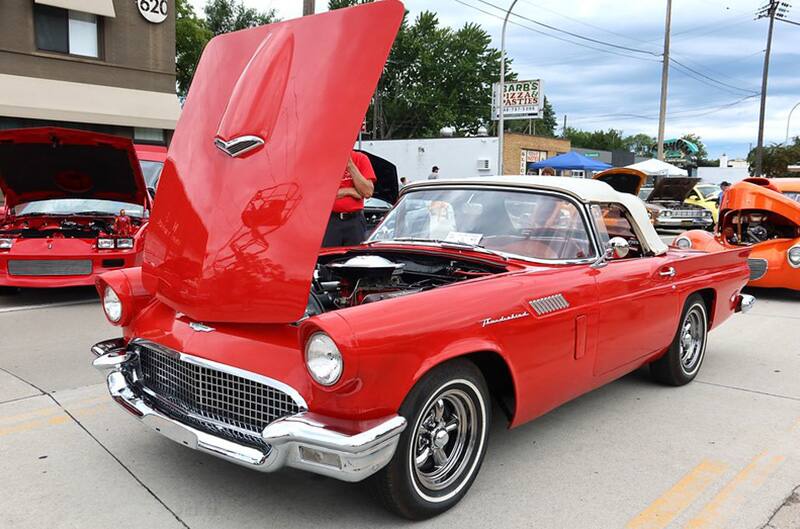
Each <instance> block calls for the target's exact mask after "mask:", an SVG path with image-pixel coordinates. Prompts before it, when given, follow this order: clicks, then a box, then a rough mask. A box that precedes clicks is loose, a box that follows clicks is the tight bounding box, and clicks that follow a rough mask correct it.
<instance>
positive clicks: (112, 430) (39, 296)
mask: <svg viewBox="0 0 800 529" xmlns="http://www.w3.org/2000/svg"><path fill="white" fill-rule="evenodd" d="M753 293H754V294H755V295H756V297H757V298H758V303H757V305H756V307H755V308H754V309H753V311H752V312H750V313H748V314H746V315H736V316H735V317H734V318H733V319H731V320H729V321H728V322H727V323H726V324H725V325H724V326H722V327H721V328H719V329H717V330H716V331H714V332H713V333H712V334H711V337H710V343H709V348H708V354H707V358H706V360H705V364H704V366H703V368H702V371H701V372H700V375H699V377H698V379H697V380H696V381H695V382H694V383H692V384H690V385H688V386H685V387H683V388H667V387H663V386H658V385H656V384H654V383H652V382H650V380H649V378H648V377H647V374H646V372H644V371H642V372H636V373H633V374H631V375H629V376H627V377H625V378H623V379H622V380H619V381H617V382H615V383H613V384H611V385H608V386H606V387H604V388H601V389H599V390H597V391H594V392H592V393H590V394H588V395H585V396H583V397H581V398H579V399H577V400H575V401H573V402H571V403H568V404H566V405H564V406H562V407H561V408H559V409H557V410H555V411H553V412H552V413H550V414H548V415H546V416H544V417H542V418H540V419H539V420H537V421H534V422H533V423H530V424H527V425H525V426H522V427H520V428H518V429H516V430H513V431H508V430H506V429H505V428H504V424H503V423H502V422H501V421H500V420H496V421H495V423H494V425H493V432H492V438H491V444H490V447H489V452H488V454H487V459H486V462H485V463H484V466H483V469H482V471H481V474H480V475H479V477H478V480H477V481H476V483H475V485H474V486H473V488H472V490H471V492H470V494H469V495H468V496H467V497H466V499H465V500H464V501H463V502H461V504H459V505H458V506H457V507H456V508H455V509H453V510H451V511H450V512H448V513H446V514H444V515H442V516H440V517H439V518H436V519H434V520H430V521H428V522H424V523H419V524H417V525H418V526H420V527H464V528H468V527H480V528H485V527H487V526H493V527H535V528H578V529H594V528H599V529H603V528H633V529H655V528H666V527H668V528H689V529H701V528H703V529H705V528H736V529H740V528H741V529H749V528H753V529H756V528H773V529H788V528H800V497H798V495H797V494H796V493H797V492H800V489H799V488H798V486H800V377H799V376H798V373H800V295H798V294H795V293H791V292H788V291H767V290H758V291H754V292H753ZM94 299H95V294H94V291H93V290H92V289H70V290H65V291H59V292H55V293H53V292H49V293H48V292H33V291H28V292H23V293H21V294H18V295H14V296H0V329H2V333H1V334H0V527H2V528H11V527H13V528H18V527H19V528H45V527H46V528H62V527H64V528H71V527H76V528H82V529H84V528H108V527H114V528H119V529H121V528H125V527H131V528H137V529H141V528H142V527H152V528H158V529H161V528H172V527H175V528H180V527H184V528H185V527H190V528H193V529H194V528H198V529H199V528H220V527H237V528H249V527H258V528H264V527H292V528H297V527H348V528H357V527H377V526H381V527H404V526H408V525H409V523H408V522H405V521H403V520H399V519H397V518H394V517H392V516H391V515H389V514H387V513H386V512H384V511H383V510H382V509H381V508H380V507H379V506H378V505H377V504H376V503H374V502H373V501H372V500H371V498H370V495H369V490H368V486H366V485H363V484H355V485H349V484H345V483H340V482H337V481H335V480H332V479H327V478H323V477H318V476H314V475H310V474H306V473H302V472H298V471H291V470H287V471H282V472H279V473H276V474H259V473H256V472H253V471H250V470H247V469H243V468H239V467H236V466H234V465H230V464H227V463H224V462H222V461H219V460H216V459H213V458H211V457H208V456H205V455H203V454H200V453H197V452H194V451H191V450H188V449H186V448H184V447H181V446H179V445H177V444H175V443H173V442H172V441H169V440H167V439H165V438H163V437H160V436H158V435H156V434H154V433H151V432H150V431H149V430H147V429H146V428H145V427H144V426H142V425H140V424H139V423H137V422H136V421H134V420H133V419H131V418H130V417H129V416H127V414H126V413H125V412H124V411H122V410H120V409H118V407H117V406H116V405H115V404H112V403H111V401H110V399H109V398H108V397H107V393H106V388H105V384H104V380H103V376H102V375H101V374H100V373H99V372H97V371H95V370H94V369H93V368H92V367H91V366H90V354H89V351H88V348H89V346H90V345H91V344H93V343H95V342H96V341H99V340H101V339H105V338H109V337H112V336H114V335H115V334H116V332H115V329H114V328H112V327H110V326H109V325H108V324H107V323H106V321H105V319H104V317H103V315H102V312H101V309H100V306H99V305H98V304H97V303H96V302H95V301H94ZM498 415H499V414H498Z"/></svg>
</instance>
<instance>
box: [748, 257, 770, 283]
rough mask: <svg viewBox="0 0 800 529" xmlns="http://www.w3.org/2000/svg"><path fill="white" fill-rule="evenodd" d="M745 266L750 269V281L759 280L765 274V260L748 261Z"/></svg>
mask: <svg viewBox="0 0 800 529" xmlns="http://www.w3.org/2000/svg"><path fill="white" fill-rule="evenodd" d="M747 266H749V267H750V281H755V280H756V279H761V278H762V277H764V276H765V275H766V273H767V260H766V259H748V260H747Z"/></svg>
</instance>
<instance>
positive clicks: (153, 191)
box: [147, 187, 156, 200]
mask: <svg viewBox="0 0 800 529" xmlns="http://www.w3.org/2000/svg"><path fill="white" fill-rule="evenodd" d="M147 194H148V195H150V200H152V199H154V198H156V188H155V187H148V188H147Z"/></svg>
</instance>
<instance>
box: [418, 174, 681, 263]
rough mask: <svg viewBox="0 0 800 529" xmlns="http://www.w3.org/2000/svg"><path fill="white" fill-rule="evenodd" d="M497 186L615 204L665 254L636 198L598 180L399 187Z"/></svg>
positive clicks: (487, 179)
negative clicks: (624, 210) (627, 214)
mask: <svg viewBox="0 0 800 529" xmlns="http://www.w3.org/2000/svg"><path fill="white" fill-rule="evenodd" d="M475 184H479V185H486V184H488V185H500V186H513V187H524V188H528V189H542V190H546V191H558V192H562V193H567V194H569V195H571V196H572V197H574V198H576V199H578V200H579V201H581V202H584V203H591V202H598V203H615V204H620V205H622V206H624V207H625V209H627V210H628V211H629V212H630V214H631V217H632V220H633V222H634V223H635V224H636V226H635V228H636V229H637V231H638V233H639V235H640V236H641V237H642V239H643V240H642V242H643V243H644V244H645V245H646V246H647V248H648V249H649V250H650V251H651V252H652V253H654V254H655V255H661V254H664V253H666V252H667V245H666V244H664V241H662V240H661V237H659V236H658V233H656V230H655V228H653V224H652V223H651V222H650V216H649V215H648V214H647V209H646V208H645V207H644V202H642V201H641V200H640V199H639V197H636V196H633V195H630V194H628V193H619V192H617V191H614V189H613V188H612V187H611V186H610V185H608V184H606V183H605V182H601V181H599V180H592V179H586V178H571V177H562V176H533V175H506V176H480V177H475V178H460V179H441V180H423V181H419V182H413V183H411V184H409V185H408V186H406V187H404V188H403V193H405V192H407V191H409V190H411V189H417V188H423V187H429V186H440V185H475Z"/></svg>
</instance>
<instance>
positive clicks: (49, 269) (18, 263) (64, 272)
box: [8, 259, 92, 276]
mask: <svg viewBox="0 0 800 529" xmlns="http://www.w3.org/2000/svg"><path fill="white" fill-rule="evenodd" d="M91 273H92V261H91V260H89V259H49V260H24V259H11V260H9V261H8V274H9V275H12V276H87V275H89V274H91Z"/></svg>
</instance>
